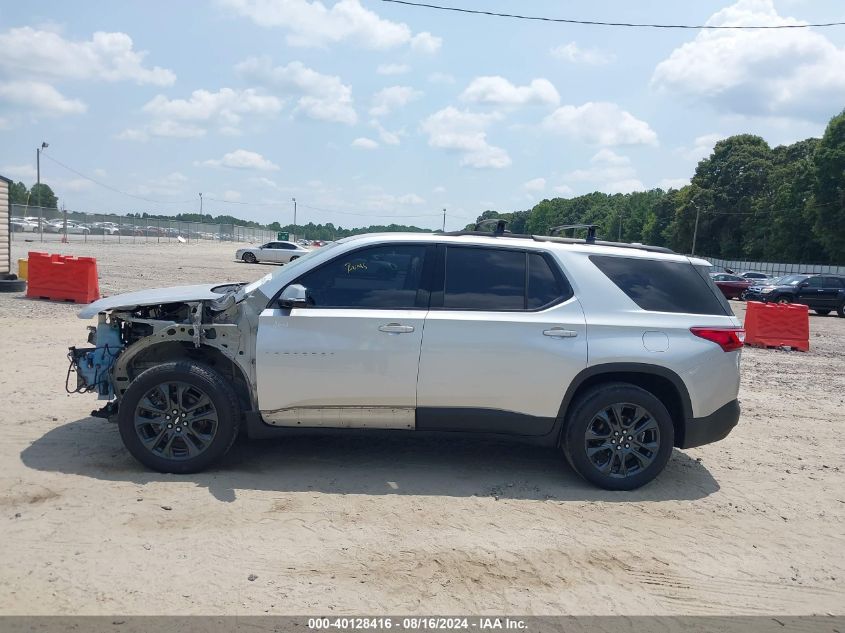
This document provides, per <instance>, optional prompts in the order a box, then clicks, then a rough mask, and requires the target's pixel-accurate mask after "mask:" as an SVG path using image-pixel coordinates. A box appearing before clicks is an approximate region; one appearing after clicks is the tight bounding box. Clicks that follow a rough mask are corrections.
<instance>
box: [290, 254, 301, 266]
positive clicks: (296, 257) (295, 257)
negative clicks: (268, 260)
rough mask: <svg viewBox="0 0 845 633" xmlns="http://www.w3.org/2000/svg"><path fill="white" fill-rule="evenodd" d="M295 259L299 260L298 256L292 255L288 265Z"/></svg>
mask: <svg viewBox="0 0 845 633" xmlns="http://www.w3.org/2000/svg"><path fill="white" fill-rule="evenodd" d="M295 259H299V255H294V256H293V257H291V258H290V259H289V260H288V264H290V263H291V262H292V261H293V260H295Z"/></svg>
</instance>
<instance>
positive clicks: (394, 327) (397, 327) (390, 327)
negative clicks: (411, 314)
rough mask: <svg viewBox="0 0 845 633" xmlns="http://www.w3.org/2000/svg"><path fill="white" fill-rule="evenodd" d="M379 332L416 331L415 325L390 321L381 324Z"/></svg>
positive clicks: (403, 332) (400, 332)
mask: <svg viewBox="0 0 845 633" xmlns="http://www.w3.org/2000/svg"><path fill="white" fill-rule="evenodd" d="M378 329H379V332H387V333H388V334H407V333H408V332H413V331H414V326H413V325H402V324H401V323H388V324H387V325H379V326H378Z"/></svg>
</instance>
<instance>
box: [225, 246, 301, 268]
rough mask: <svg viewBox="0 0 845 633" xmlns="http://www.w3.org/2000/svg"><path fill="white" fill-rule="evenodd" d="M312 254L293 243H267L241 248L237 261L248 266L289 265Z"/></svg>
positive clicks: (237, 252) (236, 252)
mask: <svg viewBox="0 0 845 633" xmlns="http://www.w3.org/2000/svg"><path fill="white" fill-rule="evenodd" d="M310 252H311V251H309V250H308V249H307V248H302V247H301V246H300V245H299V244H294V243H293V242H267V243H266V244H262V245H261V246H250V247H247V248H239V249H238V250H237V251H235V259H239V260H241V261H243V262H246V263H247V264H257V263H258V262H273V263H275V264H287V263H288V262H292V261H293V260H295V259H298V258H300V257H302V256H303V255H307V254H308V253H310Z"/></svg>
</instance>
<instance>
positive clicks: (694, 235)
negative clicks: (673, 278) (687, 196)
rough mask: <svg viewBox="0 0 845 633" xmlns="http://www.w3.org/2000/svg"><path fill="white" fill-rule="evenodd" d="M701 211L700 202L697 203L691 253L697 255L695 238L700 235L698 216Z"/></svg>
mask: <svg viewBox="0 0 845 633" xmlns="http://www.w3.org/2000/svg"><path fill="white" fill-rule="evenodd" d="M700 213H701V208H700V207H699V206H698V203H697V202H696V203H695V228H694V229H693V230H692V250H691V251H690V255H695V239H696V238H697V237H698V216H699V214H700Z"/></svg>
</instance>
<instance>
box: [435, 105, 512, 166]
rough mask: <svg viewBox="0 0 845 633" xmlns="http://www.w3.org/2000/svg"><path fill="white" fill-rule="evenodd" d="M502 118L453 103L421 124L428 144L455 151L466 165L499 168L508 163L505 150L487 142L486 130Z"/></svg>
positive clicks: (462, 163)
mask: <svg viewBox="0 0 845 633" xmlns="http://www.w3.org/2000/svg"><path fill="white" fill-rule="evenodd" d="M500 118H501V115H500V114H498V113H496V112H492V113H485V114H482V113H473V112H468V111H466V110H463V111H461V110H458V109H457V108H454V107H452V106H449V107H447V108H444V109H442V110H439V111H438V112H435V113H434V114H432V115H431V116H430V117H428V118H427V119H426V120H425V121H423V122H422V124H421V126H420V127H421V129H422V131H423V132H425V133H426V134H428V144H429V145H430V146H431V147H436V148H439V149H445V150H448V151H453V152H458V153H460V154H461V165H463V166H466V167H475V168H478V169H482V168H495V169H501V168H503V167H507V166H508V165H510V164H511V158H510V156H508V153H507V151H505V150H504V149H502V148H501V147H496V146H494V145H490V144H489V143H488V142H487V132H486V129H487V128H488V127H489V125H490V124H491V123H492V122H494V121H497V120H499V119H500Z"/></svg>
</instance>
